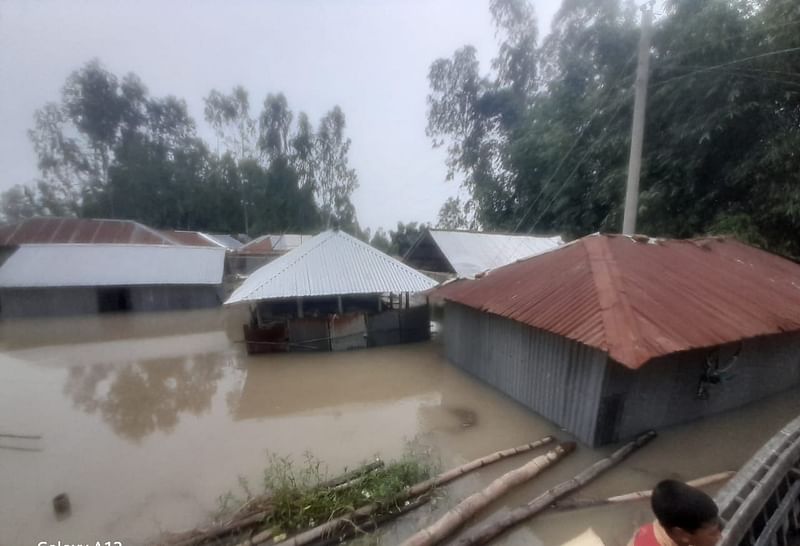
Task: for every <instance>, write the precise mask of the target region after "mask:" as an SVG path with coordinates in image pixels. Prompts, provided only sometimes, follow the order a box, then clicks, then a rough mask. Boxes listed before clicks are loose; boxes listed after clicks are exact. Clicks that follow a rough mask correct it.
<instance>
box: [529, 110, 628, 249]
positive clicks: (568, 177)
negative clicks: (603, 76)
mask: <svg viewBox="0 0 800 546" xmlns="http://www.w3.org/2000/svg"><path fill="white" fill-rule="evenodd" d="M623 104H625V102H624V101H622V100H620V101H619V104H618V106H617V109H616V110H615V111H614V114H612V116H611V118H610V119H609V120H608V124H609V125H610V124H611V123H612V122H613V121H614V119H615V118H616V117H617V115H618V114H619V112H620V111H621V110H622V106H623ZM603 141H604V138H600V139H599V140H596V141H594V142H593V143H592V145H591V146H589V149H587V150H586V153H584V154H583V156H581V159H580V160H579V161H578V162H577V163H576V164H575V166H574V167H573V168H572V171H570V173H569V174H568V175H567V177H566V178H565V179H564V181H563V182H562V184H561V186H560V187H559V188H558V190H557V191H556V192H555V194H553V198H552V199H551V200H550V202H549V203H548V204H547V206H546V207H545V208H544V209H542V211H541V212H540V213H539V215H538V216H537V217H536V220H534V222H533V224H531V227H530V229H529V230H528V233H530V232H531V231H533V229H534V228H535V227H536V224H538V223H539V221H540V220H541V219H542V217H543V216H544V215H545V214H547V212H548V211H549V210H550V207H552V206H553V204H554V203H555V202H556V199H558V197H559V196H560V195H561V192H563V191H564V188H566V187H567V182H569V180H570V179H571V178H572V175H574V174H575V173H576V172H577V171H578V169H579V168H580V167H581V165H583V162H584V161H586V158H587V157H589V154H590V153H591V152H592V151H594V149H595V148H596V147H597V146H599V144H601V143H603Z"/></svg>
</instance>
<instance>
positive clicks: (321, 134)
mask: <svg viewBox="0 0 800 546" xmlns="http://www.w3.org/2000/svg"><path fill="white" fill-rule="evenodd" d="M345 126H346V122H345V117H344V112H342V109H341V108H339V107H338V106H336V107H334V108H333V110H331V111H330V112H328V113H327V114H325V116H323V118H322V120H320V123H319V129H318V130H317V142H316V152H317V153H316V155H317V162H316V163H317V175H316V177H315V178H316V181H317V183H316V191H317V200H318V202H319V204H320V209H321V210H322V215H323V218H324V221H325V225H326V226H327V227H331V226H333V225H334V224H338V225H339V226H340V227H341V228H342V229H350V230H352V229H354V228H357V222H356V220H355V209H354V207H353V204H352V203H351V201H350V196H351V195H352V193H353V191H355V189H356V188H357V187H358V177H357V176H356V172H355V170H354V169H352V168H351V167H350V164H349V159H348V154H349V152H350V139H349V138H347V137H345V136H344V130H345Z"/></svg>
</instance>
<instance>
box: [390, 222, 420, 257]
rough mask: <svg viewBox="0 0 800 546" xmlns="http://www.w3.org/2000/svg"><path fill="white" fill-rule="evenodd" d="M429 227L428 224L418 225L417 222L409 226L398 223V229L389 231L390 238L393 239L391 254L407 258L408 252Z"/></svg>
mask: <svg viewBox="0 0 800 546" xmlns="http://www.w3.org/2000/svg"><path fill="white" fill-rule="evenodd" d="M429 227H430V226H429V225H428V224H417V222H409V223H408V224H404V223H402V222H397V229H396V230H393V231H389V238H390V239H391V246H390V248H389V253H390V254H392V255H394V256H401V257H402V256H405V254H406V252H408V250H409V249H410V248H411V247H412V246H413V245H414V243H415V242H416V241H417V239H419V236H420V234H422V232H423V231H424V230H425V229H427V228H429Z"/></svg>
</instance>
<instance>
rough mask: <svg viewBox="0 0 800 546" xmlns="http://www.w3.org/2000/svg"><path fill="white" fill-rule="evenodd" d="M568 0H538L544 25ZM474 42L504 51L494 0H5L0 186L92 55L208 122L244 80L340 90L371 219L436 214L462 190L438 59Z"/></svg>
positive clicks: (15, 173)
mask: <svg viewBox="0 0 800 546" xmlns="http://www.w3.org/2000/svg"><path fill="white" fill-rule="evenodd" d="M559 3H560V2H559V0H535V1H534V2H533V4H534V6H535V9H536V12H537V16H538V18H539V26H540V36H541V35H543V34H544V33H545V31H546V30H547V28H549V24H550V20H551V19H552V16H553V14H554V13H555V11H556V10H557V8H558V5H559ZM464 44H472V45H474V46H475V47H477V48H478V53H479V55H480V58H481V61H482V68H483V69H485V68H486V67H487V65H488V60H489V59H490V58H491V57H492V56H493V55H494V53H495V51H496V44H495V37H494V28H493V26H492V24H491V19H490V16H489V9H488V0H418V1H414V0H396V1H392V2H389V1H377V0H372V1H367V0H324V1H323V0H319V1H298V0H282V1H265V0H252V1H230V0H225V1H222V0H219V1H213V2H212V1H202V0H201V1H198V0H194V1H191V2H190V1H188V0H186V1H164V0H157V1H135V2H134V1H130V2H115V1H108V0H104V1H80V0H73V1H65V0H53V1H41V0H18V1H9V0H0V190H4V189H7V188H8V187H10V186H12V185H14V184H17V183H27V182H30V181H31V180H32V179H33V178H34V177H35V176H36V159H35V156H34V154H33V150H32V147H31V144H30V142H29V140H28V137H27V134H26V131H27V130H28V129H29V128H30V127H31V125H32V119H33V113H34V111H35V110H36V109H37V108H39V107H40V106H42V105H43V104H44V103H45V102H47V101H51V100H57V99H58V98H59V91H60V88H61V86H62V85H63V83H64V80H65V79H66V77H67V75H68V74H69V73H70V72H72V71H73V70H75V69H76V68H79V67H80V66H81V65H82V64H83V63H85V62H86V61H88V60H89V59H91V58H93V57H98V58H99V59H100V60H101V61H102V62H103V63H104V64H105V66H106V67H107V68H108V69H109V70H111V71H112V72H114V73H116V74H117V75H119V76H121V75H123V74H124V73H127V72H135V73H136V74H138V75H139V76H140V77H141V78H142V80H143V81H144V82H145V84H146V85H147V86H148V88H149V90H150V92H151V94H152V95H155V96H163V95H167V94H172V95H176V96H178V97H181V98H184V99H185V100H186V101H187V103H188V105H189V109H190V112H191V114H192V115H193V116H194V118H195V119H196V121H197V122H198V126H199V127H200V129H201V133H202V134H203V136H204V137H206V138H207V140H209V142H211V141H212V140H211V136H212V135H211V133H210V131H209V129H208V127H207V126H206V124H205V122H204V121H203V97H204V96H206V95H207V94H208V92H209V91H210V90H211V89H214V88H216V89H219V90H221V91H229V90H230V89H231V88H232V87H233V86H235V85H237V84H241V85H244V86H245V87H246V88H247V89H248V90H249V91H250V97H251V105H252V106H253V107H255V109H256V110H257V111H260V108H261V103H262V102H263V99H264V97H265V96H266V94H267V93H270V92H279V91H282V92H283V93H285V94H286V97H287V99H288V101H289V106H290V107H291V108H292V110H294V111H295V112H298V111H300V110H303V111H306V112H307V113H308V114H309V115H310V116H311V118H312V120H313V121H314V123H315V124H316V122H317V121H318V120H319V118H320V117H321V116H322V115H323V114H324V113H325V112H326V111H327V110H329V109H330V108H331V107H333V106H334V105H336V104H338V105H340V106H341V107H342V109H343V110H344V112H345V114H346V116H347V123H348V127H347V132H348V135H349V136H350V137H351V138H352V141H353V144H352V147H351V155H350V160H351V163H352V165H353V167H355V169H356V170H357V172H358V175H359V179H360V187H359V189H358V190H356V192H355V194H354V199H353V200H354V204H355V206H356V209H357V212H358V218H359V221H360V223H361V225H362V226H364V227H370V228H372V229H373V230H374V229H376V228H378V227H380V226H383V227H385V228H392V227H394V226H395V224H396V223H397V221H404V222H408V221H421V222H428V221H430V222H435V220H436V216H437V213H438V210H439V207H440V206H441V205H442V203H443V202H444V201H445V199H446V198H447V197H448V196H450V195H455V194H456V193H457V191H458V187H457V184H456V183H454V182H446V181H445V167H444V154H443V152H442V151H441V150H433V149H432V148H431V143H430V140H429V139H428V138H427V137H426V136H425V125H426V117H425V113H426V103H425V97H426V95H427V92H428V82H427V73H428V67H429V66H430V64H431V62H432V61H433V60H435V59H436V58H439V57H444V56H450V55H451V54H452V53H453V51H454V50H455V49H457V48H458V47H460V46H462V45H464Z"/></svg>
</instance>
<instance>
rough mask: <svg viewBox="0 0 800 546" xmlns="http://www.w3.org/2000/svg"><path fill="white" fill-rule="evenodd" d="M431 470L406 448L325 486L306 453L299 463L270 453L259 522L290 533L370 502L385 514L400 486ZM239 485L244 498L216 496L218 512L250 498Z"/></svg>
mask: <svg viewBox="0 0 800 546" xmlns="http://www.w3.org/2000/svg"><path fill="white" fill-rule="evenodd" d="M433 470H434V468H433V465H432V464H431V463H430V462H429V460H428V458H427V456H425V455H424V454H420V453H417V452H414V451H413V450H408V451H407V452H406V454H404V455H403V456H402V457H401V458H400V459H399V460H397V461H394V462H391V463H388V464H386V466H384V467H382V468H379V469H377V470H374V471H372V472H369V473H368V474H366V475H364V476H363V477H362V478H360V479H358V480H354V481H351V482H348V483H347V484H344V485H342V486H339V487H336V488H331V487H322V486H321V485H322V484H323V483H324V482H325V481H327V480H328V479H329V476H328V475H327V472H326V469H325V467H324V465H323V464H322V463H321V461H319V460H318V459H316V458H315V457H313V456H312V455H310V454H306V455H305V458H304V460H303V461H302V464H300V465H296V464H295V463H294V462H293V461H292V460H291V459H290V458H288V457H278V456H276V455H274V454H273V455H270V457H269V461H268V464H267V468H266V469H265V470H264V473H263V490H264V494H265V495H266V497H265V498H267V499H268V503H269V514H268V516H267V519H266V521H265V526H266V527H268V528H276V529H278V530H280V531H281V532H284V533H291V532H295V531H298V530H302V529H306V528H309V527H314V526H315V525H319V524H321V523H323V522H325V521H328V520H329V519H332V518H335V517H338V516H341V515H343V514H345V513H347V512H349V511H352V510H354V509H356V508H358V507H360V506H364V505H366V504H370V503H372V502H378V503H381V504H383V505H384V506H382V507H381V509H380V510H378V512H377V513H376V514H375V515H376V516H377V515H380V514H382V513H385V512H390V511H392V510H394V509H395V508H396V506H395V503H394V501H395V499H396V498H397V496H398V495H399V494H400V493H401V492H402V491H403V490H404V489H405V488H406V487H409V486H411V485H414V484H416V483H418V482H421V481H424V480H426V479H428V478H429V477H431V475H432V473H433ZM240 487H241V489H242V491H243V496H244V498H240V497H237V496H235V495H233V494H232V493H228V494H226V495H224V496H221V497H220V498H219V505H220V511H221V513H229V512H232V511H233V510H234V509H235V508H236V507H237V506H238V505H241V504H243V503H244V502H247V501H249V500H251V499H253V498H254V494H253V492H252V491H251V490H250V487H249V485H248V484H247V482H246V481H244V480H242V479H240Z"/></svg>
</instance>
